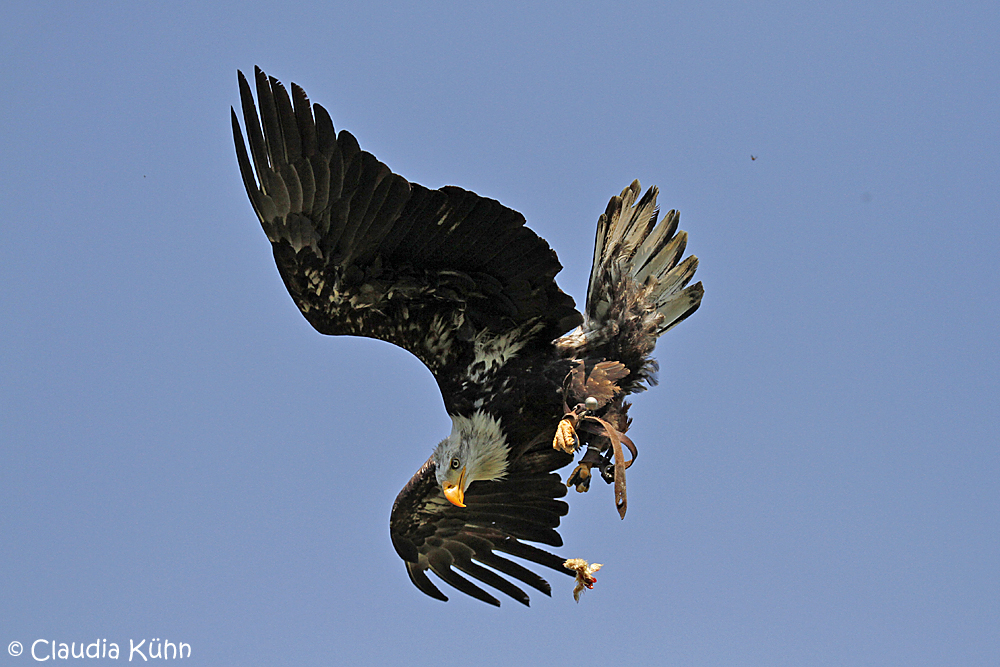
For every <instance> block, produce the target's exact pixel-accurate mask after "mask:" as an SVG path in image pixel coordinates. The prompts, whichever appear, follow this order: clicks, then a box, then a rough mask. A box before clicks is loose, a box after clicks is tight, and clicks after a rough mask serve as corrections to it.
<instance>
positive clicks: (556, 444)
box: [552, 416, 580, 454]
mask: <svg viewBox="0 0 1000 667" xmlns="http://www.w3.org/2000/svg"><path fill="white" fill-rule="evenodd" d="M579 446H580V438H579V436H577V434H576V429H574V428H573V420H572V419H571V418H570V417H569V416H567V417H563V418H562V420H561V421H560V422H559V426H557V427H556V435H555V437H554V438H553V439H552V448H553V449H558V450H559V451H562V452H566V453H567V454H575V453H576V450H577V449H578V448H579Z"/></svg>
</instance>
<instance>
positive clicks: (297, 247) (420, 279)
mask: <svg viewBox="0 0 1000 667" xmlns="http://www.w3.org/2000/svg"><path fill="white" fill-rule="evenodd" d="M255 74H256V88H257V100H258V102H259V104H260V117H259V119H258V115H257V108H256V107H255V105H254V100H253V94H252V92H251V89H250V85H249V84H248V83H247V80H246V78H245V77H244V76H243V74H242V72H241V73H240V74H239V83H240V98H241V103H242V109H243V121H244V125H245V126H246V131H247V136H248V139H249V144H250V151H249V153H248V152H247V148H246V145H245V143H244V141H243V134H242V132H241V131H240V126H239V121H238V119H237V116H236V111H235V110H233V112H232V122H233V137H234V139H235V141H236V152H237V157H238V160H239V165H240V173H241V174H242V176H243V183H244V185H245V186H246V190H247V194H248V195H249V196H250V201H251V203H252V204H253V207H254V210H255V211H256V212H257V217H258V218H259V219H260V222H261V225H262V226H263V228H264V231H265V233H266V234H267V237H268V239H269V240H270V241H271V244H272V246H273V250H274V259H275V262H276V263H277V265H278V271H279V272H280V273H281V277H282V279H283V280H284V282H285V286H286V287H287V288H288V291H289V293H290V294H291V295H292V298H293V299H294V300H295V304H296V305H297V306H298V307H299V309H300V310H301V311H302V314H303V315H305V317H306V319H307V320H308V321H309V323H310V324H312V325H313V326H314V327H315V328H316V329H317V330H318V331H319V332H320V333H324V334H330V335H337V334H348V335H355V336H365V337H369V338H379V339H381V340H386V341H389V342H391V343H394V344H396V345H399V346H400V347H402V348H404V349H406V350H409V351H410V352H412V353H413V354H414V355H416V356H417V357H418V358H419V359H420V360H421V361H423V362H424V364H425V365H427V367H428V368H429V369H430V370H431V372H432V373H433V374H434V376H435V378H436V379H437V381H438V385H439V387H440V388H441V391H442V394H443V396H444V398H445V403H446V405H447V404H448V400H449V399H448V397H449V393H450V392H449V390H450V389H452V388H453V387H450V386H449V383H450V382H451V380H450V374H449V373H448V372H447V371H448V370H449V369H454V368H455V367H456V364H457V365H460V364H462V363H463V357H466V358H467V357H468V356H470V353H469V350H470V347H471V340H472V339H473V338H474V337H475V336H476V335H477V334H480V333H481V332H484V331H485V332H488V333H490V334H502V333H504V332H506V331H509V330H511V329H513V328H515V327H517V326H519V325H522V324H524V323H526V322H528V321H529V320H536V321H537V322H538V323H540V324H541V325H542V326H541V327H539V331H538V334H537V336H538V339H539V340H544V341H545V342H546V343H547V342H548V341H550V340H552V339H553V338H555V337H557V336H559V335H560V334H562V333H565V332H566V331H568V330H569V329H572V328H573V327H575V326H576V325H577V324H579V323H580V322H581V321H582V317H581V315H580V313H579V312H578V311H577V310H576V308H575V306H574V303H573V299H572V297H570V296H568V295H566V294H564V293H563V292H562V291H561V290H560V289H559V288H558V287H557V286H556V283H555V280H554V278H555V275H556V274H557V273H558V272H559V270H560V269H561V268H562V267H561V266H560V264H559V261H558V259H557V258H556V254H555V252H554V251H552V250H551V249H550V248H549V246H548V244H547V243H546V242H545V241H544V240H543V239H541V238H540V237H539V236H538V235H536V234H535V233H534V232H532V231H531V230H530V229H528V228H527V227H526V226H525V225H524V217H523V216H522V215H521V214H520V213H517V212H516V211H513V210H511V209H509V208H507V207H505V206H503V205H501V204H500V203H499V202H497V201H495V200H492V199H487V198H485V197H480V196H479V195H477V194H475V193H473V192H468V191H466V190H463V189H461V188H457V187H451V186H449V187H443V188H441V189H439V190H429V189H427V188H425V187H423V186H420V185H417V184H414V183H409V182H407V181H406V179H404V178H403V177H401V176H399V175H397V174H394V173H392V172H391V171H390V170H389V168H388V167H386V166H385V165H384V164H382V163H381V162H379V161H378V160H377V159H376V158H375V157H374V156H373V155H371V154H370V153H367V152H365V151H362V150H361V149H360V148H359V146H358V142H357V140H356V139H355V138H354V137H353V136H352V135H351V134H350V133H348V132H346V131H344V130H341V131H340V133H339V134H337V133H336V132H335V131H334V127H333V122H332V121H331V120H330V116H329V114H328V113H327V112H326V110H325V109H324V108H323V107H322V106H320V105H318V104H317V105H312V104H310V102H309V99H308V98H307V97H306V94H305V92H304V91H303V90H302V89H301V88H300V87H299V86H297V85H295V84H292V95H291V98H289V95H288V93H287V91H286V90H285V88H284V86H282V85H281V83H280V82H278V81H277V80H276V79H274V78H273V77H270V78H269V77H267V76H266V75H265V74H264V73H263V72H262V71H261V70H260V69H259V68H256V69H255ZM255 173H256V177H255ZM463 368H464V367H463Z"/></svg>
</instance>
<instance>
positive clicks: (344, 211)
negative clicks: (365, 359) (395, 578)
mask: <svg viewBox="0 0 1000 667" xmlns="http://www.w3.org/2000/svg"><path fill="white" fill-rule="evenodd" d="M239 79H240V92H241V99H242V108H243V116H244V125H245V127H246V130H247V135H248V138H249V143H250V152H249V153H248V152H247V150H246V146H245V144H244V140H243V135H242V132H241V131H240V127H239V122H238V120H237V117H236V113H235V111H234V112H233V119H232V120H233V133H234V137H235V140H236V149H237V156H238V158H239V164H240V171H241V173H242V175H243V180H244V184H245V185H246V189H247V193H248V194H249V196H250V200H251V202H252V204H253V206H254V210H255V211H256V212H257V215H258V218H259V219H260V221H261V224H262V226H263V228H264V231H265V232H266V234H267V236H268V239H269V240H270V241H271V243H272V247H273V251H274V258H275V262H276V264H277V267H278V270H279V273H280V274H281V277H282V280H283V281H284V283H285V286H286V287H287V288H288V291H289V293H290V294H291V295H292V298H293V299H294V301H295V303H296V305H297V306H298V307H299V309H300V310H301V311H302V313H303V315H304V316H305V317H306V319H307V320H308V321H309V322H310V323H311V324H312V325H313V326H314V327H315V328H316V329H317V330H318V331H319V332H321V333H324V334H330V335H356V336H366V337H370V338H379V339H381V340H386V341H388V342H391V343H394V344H396V345H399V346H400V347H403V348H404V349H406V350H409V351H410V352H412V353H413V354H414V355H416V356H417V357H418V358H419V359H420V360H421V361H422V362H423V363H424V364H425V365H426V366H427V367H428V368H429V369H430V371H431V372H432V373H433V375H434V377H435V380H436V381H437V383H438V386H439V388H440V390H441V395H442V397H443V398H444V403H445V409H446V410H447V411H448V414H449V415H450V416H451V419H452V432H451V434H449V435H448V437H446V438H445V439H444V440H442V442H441V443H440V444H439V445H438V446H437V447H436V448H435V449H434V451H433V453H432V454H431V457H430V458H429V459H428V460H427V462H426V463H425V464H424V465H423V467H421V469H420V470H419V471H418V472H417V473H416V475H414V476H413V478H412V479H411V480H410V482H409V483H408V484H407V485H406V486H405V487H404V488H403V490H402V491H401V492H400V493H399V496H398V497H397V498H396V502H395V503H394V505H393V508H392V515H391V518H390V535H391V538H392V543H393V546H394V547H395V549H396V551H397V552H398V553H399V555H400V557H402V558H403V560H404V561H405V562H406V566H407V571H408V573H409V575H410V578H411V580H412V581H413V582H414V584H416V585H417V587H418V588H420V590H422V591H423V592H425V593H427V594H428V595H431V596H432V597H436V598H439V599H447V598H445V597H444V595H443V594H442V593H441V592H440V591H439V590H438V588H437V587H436V586H435V585H434V584H433V583H432V582H431V580H430V579H429V578H428V577H427V575H426V570H428V569H430V570H431V571H433V572H434V573H435V574H436V575H438V576H439V577H440V578H441V579H443V580H444V581H446V582H447V583H449V584H451V585H452V586H454V587H456V588H458V589H459V590H461V591H462V592H465V593H468V594H470V595H472V596H474V597H476V598H478V599H481V600H484V601H486V602H490V603H493V604H499V602H498V601H497V600H496V599H495V598H494V597H493V596H492V595H490V594H489V593H487V592H486V591H484V590H483V589H481V588H480V587H479V586H477V585H475V584H473V583H472V582H471V581H469V580H468V579H467V578H465V577H464V576H462V575H461V574H459V572H457V571H456V570H458V571H461V572H462V573H464V574H466V575H469V576H471V577H473V578H475V579H478V580H479V581H481V582H483V583H485V584H487V585H489V586H492V587H493V588H495V589H497V590H499V591H500V592H502V593H505V594H507V595H510V596H511V597H513V598H514V599H516V600H518V601H520V602H523V603H525V604H527V602H528V596H527V595H525V594H524V592H523V591H521V590H520V589H519V588H518V587H517V586H515V585H514V584H512V583H511V582H510V581H508V580H507V579H505V578H503V577H501V576H500V574H498V573H501V574H505V575H507V576H509V577H512V578H514V579H517V580H519V581H521V582H523V583H525V584H527V585H529V586H532V587H534V588H536V589H538V590H540V591H542V592H545V593H549V585H548V583H547V582H545V580H543V579H542V578H541V577H539V576H538V575H536V574H534V573H533V572H531V571H530V570H528V569H527V568H525V567H523V566H521V565H519V564H517V563H515V562H513V561H511V560H509V559H507V558H504V557H503V556H500V555H498V553H497V552H501V553H506V554H510V555H514V556H518V557H521V558H525V559H527V560H529V561H532V562H535V563H538V564H541V565H546V566H549V567H551V568H553V569H555V570H557V571H562V572H565V573H566V574H572V572H570V571H569V570H566V569H564V568H563V567H562V564H563V559H562V558H558V557H556V556H555V555H553V554H550V553H548V552H546V551H543V550H542V549H539V548H537V547H534V546H531V545H529V544H525V542H537V543H540V544H544V545H550V546H560V545H561V543H562V541H561V538H560V537H559V534H558V533H557V532H556V528H557V527H558V525H559V521H560V517H562V516H564V515H565V514H566V513H567V511H568V505H567V504H566V503H565V502H564V501H562V500H560V498H561V497H562V496H564V495H565V494H566V486H565V485H564V484H563V482H562V480H561V479H560V477H559V476H558V474H556V473H555V471H556V470H558V469H560V468H562V467H564V466H566V465H567V464H568V463H570V462H571V461H572V460H573V456H572V454H570V453H567V451H563V450H561V449H558V448H554V446H553V436H554V434H555V433H556V430H557V427H559V426H560V425H561V421H563V420H564V417H566V415H567V413H568V412H570V411H572V410H573V409H574V407H575V406H577V405H579V406H580V407H579V408H578V409H577V412H576V414H578V415H580V414H584V410H583V402H584V399H585V398H588V396H587V395H586V394H587V392H586V391H583V388H584V385H585V383H583V382H578V383H577V384H573V383H572V382H570V381H569V380H570V376H571V375H572V374H573V373H578V374H580V375H579V378H584V376H585V375H586V373H589V372H591V370H592V369H594V368H595V365H596V364H598V363H600V362H604V361H610V362H620V363H618V364H617V365H616V366H617V367H618V368H620V369H622V370H621V371H620V372H619V373H618V375H616V376H614V377H615V378H617V380H616V382H612V383H611V385H604V386H605V387H607V386H610V389H606V390H602V391H606V397H605V398H604V399H602V401H601V402H600V403H599V407H596V408H595V409H593V410H590V411H588V412H586V414H588V415H591V416H592V419H591V421H593V422H597V421H600V420H605V421H604V422H603V423H605V424H608V423H610V424H613V425H615V426H616V427H617V428H618V429H619V430H620V431H624V430H625V429H626V428H627V421H628V420H627V417H626V414H625V413H626V411H627V407H628V406H627V404H625V403H623V400H622V399H623V398H624V396H626V395H627V394H629V393H631V392H635V391H639V390H641V389H642V388H643V384H644V383H647V382H650V381H652V379H653V378H652V374H653V372H654V370H655V362H654V361H652V359H651V358H650V356H649V355H650V353H651V352H652V350H653V346H654V345H655V342H656V338H657V337H658V336H659V335H660V334H661V333H663V332H664V331H665V330H666V329H668V328H669V327H671V326H673V325H674V324H676V323H678V322H680V321H681V320H683V319H684V318H685V317H687V316H688V315H690V314H691V313H692V312H694V310H696V309H697V307H698V305H699V303H700V300H701V294H702V289H701V284H700V283H698V284H695V285H690V286H688V285H687V283H688V282H689V280H690V279H691V277H692V276H693V274H694V269H695V267H696V264H697V260H696V259H695V258H693V257H689V258H687V259H686V260H684V261H683V262H679V260H680V257H681V255H682V254H683V251H684V245H685V240H686V235H685V234H684V232H676V225H677V218H678V216H677V215H676V213H674V212H671V213H669V214H668V215H667V216H666V219H665V220H664V221H663V222H661V223H660V224H659V225H657V222H656V221H657V209H656V201H655V200H656V189H655V188H651V189H650V190H648V191H647V192H646V194H645V195H644V196H643V197H641V198H640V197H639V193H640V189H639V184H638V182H635V183H633V184H632V185H631V186H629V187H628V188H626V189H625V190H624V191H623V192H622V195H621V196H620V197H615V198H612V200H611V203H610V204H609V205H608V210H607V211H606V213H605V214H604V215H602V216H601V219H600V221H599V223H598V234H597V248H596V249H595V254H594V265H593V270H592V273H591V280H590V286H589V288H588V295H587V304H586V309H585V311H586V313H585V315H584V314H581V313H580V312H578V311H577V310H576V308H575V305H574V302H573V299H572V298H571V297H569V296H567V295H566V294H564V293H563V292H562V291H561V290H560V289H559V288H558V286H557V285H556V283H555V280H554V277H555V275H556V274H557V273H558V272H559V270H560V269H561V266H560V265H559V262H558V260H557V258H556V256H555V253H554V252H553V251H552V250H551V249H549V247H548V245H547V244H546V243H545V241H544V240H542V239H541V238H539V237H538V236H537V235H535V234H534V233H533V232H532V231H531V230H530V229H528V228H527V227H525V226H524V218H523V217H522V216H521V215H520V214H518V213H517V212H515V211H512V210H511V209H508V208H506V207H504V206H502V205H501V204H499V203H498V202H496V201H494V200H491V199H486V198H484V197H480V196H478V195H476V194H475V193H472V192H468V191H465V190H462V189H461V188H456V187H451V186H449V187H444V188H441V189H439V190H429V189H427V188H424V187H423V186H420V185H417V184H414V183H409V182H407V181H406V180H405V179H403V178H402V177H400V176H398V175H396V174H393V173H392V172H391V171H390V170H389V169H388V168H387V167H386V166H385V165H383V164H382V163H380V162H379V161H378V160H377V159H376V158H374V157H373V156H372V155H371V154H369V153H366V152H364V151H362V150H360V148H359V147H358V144H357V141H356V140H355V139H354V137H353V136H352V135H350V134H349V133H348V132H346V131H341V132H340V134H339V135H338V134H336V133H335V132H334V128H333V124H332V122H331V121H330V117H329V115H328V114H327V113H326V111H325V110H324V109H323V108H322V107H320V106H319V105H311V104H310V103H309V100H308V99H307V98H306V95H305V93H304V92H303V91H302V89H301V88H299V87H298V86H295V85H294V84H293V86H292V92H293V95H292V99H290V98H289V96H288V93H287V92H286V91H285V89H284V87H283V86H281V84H280V83H279V82H278V81H277V80H275V79H273V78H271V79H268V77H266V76H265V75H264V74H263V72H261V71H260V70H259V69H258V70H256V87H257V99H258V101H259V104H260V119H259V120H258V116H257V110H256V108H255V105H254V101H253V95H252V92H251V89H250V86H249V85H248V84H247V82H246V80H245V79H244V78H243V75H242V74H240V77H239ZM255 173H256V178H255ZM675 232H676V233H675ZM587 382H588V383H589V382H590V380H587ZM592 386H593V387H597V386H598V385H597V384H593V385H592V384H586V389H587V391H589V390H590V388H591V387H592ZM588 400H590V401H594V404H593V405H591V407H594V406H595V405H598V403H597V402H596V401H595V399H593V398H589V399H588ZM598 418H600V419H598ZM581 436H582V437H580V439H579V441H580V442H583V443H584V444H587V443H589V444H591V445H593V446H594V448H596V449H595V451H596V450H597V449H600V443H601V442H605V443H606V442H607V439H606V438H603V436H600V435H593V433H591V434H590V435H587V434H584V433H581ZM595 443H596V444H595ZM570 449H572V447H571V448H570ZM605 449H608V448H607V446H606V444H605ZM608 451H610V449H608ZM585 460H586V459H585ZM620 509H621V510H622V511H624V508H620ZM483 566H486V567H483ZM487 568H492V569H487Z"/></svg>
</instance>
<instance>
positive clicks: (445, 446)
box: [433, 410, 509, 507]
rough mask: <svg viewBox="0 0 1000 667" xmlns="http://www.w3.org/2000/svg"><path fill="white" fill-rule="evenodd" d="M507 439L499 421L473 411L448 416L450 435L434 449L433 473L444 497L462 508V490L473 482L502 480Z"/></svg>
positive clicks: (481, 412) (505, 471)
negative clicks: (467, 413)
mask: <svg viewBox="0 0 1000 667" xmlns="http://www.w3.org/2000/svg"><path fill="white" fill-rule="evenodd" d="M508 451H509V448H508V447H507V438H506V436H504V434H503V431H501V430H500V422H499V421H498V420H496V419H494V418H493V417H492V416H490V415H489V414H487V413H486V412H483V411H482V410H476V411H475V412H473V413H472V415H471V416H469V417H462V416H455V415H453V416H452V418H451V435H449V436H448V437H447V438H445V439H444V440H442V441H441V442H439V443H438V446H437V447H436V448H435V449H434V457H433V458H434V467H435V468H436V470H435V473H434V474H435V476H436V477H437V481H438V484H440V485H441V490H442V491H443V492H444V496H445V498H447V499H448V500H449V501H451V502H452V503H453V504H455V505H458V506H459V507H465V490H466V489H468V488H469V485H470V484H472V483H473V482H476V481H480V480H484V481H492V480H496V479H502V478H503V476H504V475H505V474H507V453H508Z"/></svg>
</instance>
